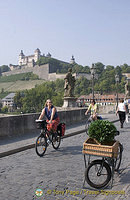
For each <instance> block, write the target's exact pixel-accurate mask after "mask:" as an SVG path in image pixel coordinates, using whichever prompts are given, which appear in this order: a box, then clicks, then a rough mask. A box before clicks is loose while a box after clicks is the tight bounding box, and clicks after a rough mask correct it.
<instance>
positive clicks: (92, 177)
mask: <svg viewBox="0 0 130 200" xmlns="http://www.w3.org/2000/svg"><path fill="white" fill-rule="evenodd" d="M85 180H86V181H87V183H88V184H89V185H90V186H91V187H94V188H97V189H100V188H103V187H105V186H106V185H107V184H108V183H109V181H110V180H111V168H110V167H109V165H108V164H107V163H106V162H104V161H103V160H94V161H92V162H91V163H90V164H89V166H88V168H86V170H85Z"/></svg>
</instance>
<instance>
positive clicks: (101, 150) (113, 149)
mask: <svg viewBox="0 0 130 200" xmlns="http://www.w3.org/2000/svg"><path fill="white" fill-rule="evenodd" d="M118 146H119V141H113V142H111V143H110V144H107V145H102V144H100V143H99V142H97V140H95V139H92V138H88V139H87V140H86V141H85V142H84V143H83V150H82V153H83V154H90V155H96V156H103V157H114V158H116V157H117V154H118Z"/></svg>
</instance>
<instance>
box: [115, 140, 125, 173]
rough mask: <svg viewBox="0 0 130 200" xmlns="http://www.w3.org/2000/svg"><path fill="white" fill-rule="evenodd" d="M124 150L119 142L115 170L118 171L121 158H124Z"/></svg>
mask: <svg viewBox="0 0 130 200" xmlns="http://www.w3.org/2000/svg"><path fill="white" fill-rule="evenodd" d="M122 152H123V145H122V144H121V143H119V146H118V155H117V159H116V165H115V171H118V170H119V168H120V165H121V160H122Z"/></svg>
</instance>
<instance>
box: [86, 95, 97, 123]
mask: <svg viewBox="0 0 130 200" xmlns="http://www.w3.org/2000/svg"><path fill="white" fill-rule="evenodd" d="M97 110H98V105H97V104H96V102H95V100H94V99H92V100H91V104H90V105H89V107H88V109H87V111H86V112H85V115H87V114H88V112H89V111H90V112H91V118H92V120H93V121H95V120H97Z"/></svg>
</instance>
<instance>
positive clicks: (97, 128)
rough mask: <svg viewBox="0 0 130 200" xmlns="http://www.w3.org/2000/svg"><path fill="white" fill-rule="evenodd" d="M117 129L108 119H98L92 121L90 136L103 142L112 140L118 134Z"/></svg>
mask: <svg viewBox="0 0 130 200" xmlns="http://www.w3.org/2000/svg"><path fill="white" fill-rule="evenodd" d="M116 132H117V129H116V127H115V126H114V125H113V124H112V122H109V121H107V120H96V121H94V122H92V123H91V124H90V126H89V129H88V136H89V137H90V138H95V139H96V140H97V141H98V142H100V143H101V144H106V143H108V142H112V141H113V140H114V137H115V135H116Z"/></svg>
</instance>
